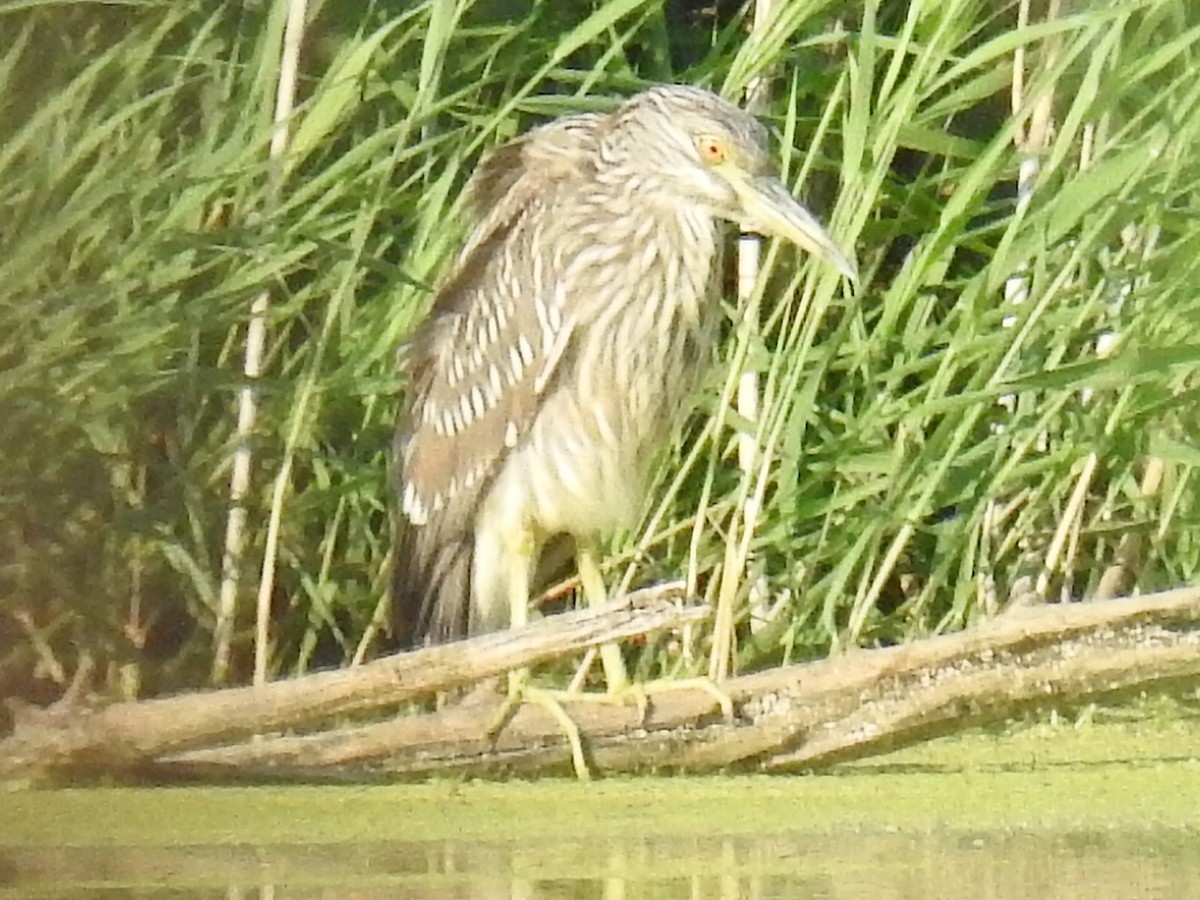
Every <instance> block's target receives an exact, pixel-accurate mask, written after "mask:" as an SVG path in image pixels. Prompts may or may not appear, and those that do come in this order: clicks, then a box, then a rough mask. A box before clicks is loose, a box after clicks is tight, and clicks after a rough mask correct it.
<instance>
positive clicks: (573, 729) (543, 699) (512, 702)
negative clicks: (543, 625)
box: [487, 669, 592, 781]
mask: <svg viewBox="0 0 1200 900" xmlns="http://www.w3.org/2000/svg"><path fill="white" fill-rule="evenodd" d="M560 696H563V694H562V692H556V691H548V690H545V689H544V688H539V687H534V686H533V685H531V684H530V683H529V670H527V669H521V670H519V671H516V672H511V673H510V674H509V677H508V696H507V697H505V699H504V702H503V703H501V704H500V709H499V710H497V712H496V715H495V716H494V717H493V719H492V722H491V724H490V725H489V726H488V730H487V734H488V738H489V739H491V740H495V739H496V737H497V735H499V734H500V732H501V731H503V730H504V727H505V726H506V725H507V724H508V723H509V722H510V721H511V720H512V717H513V716H514V715H516V712H517V710H518V709H520V708H521V704H522V703H534V704H537V705H538V706H540V707H541V708H542V709H544V710H545V711H546V712H548V713H549V714H550V716H551V717H552V718H553V719H554V721H555V722H557V723H558V726H559V727H560V728H561V729H562V731H563V734H564V735H566V738H567V743H568V744H569V746H570V748H571V765H572V767H573V768H574V769H575V777H576V778H578V779H579V780H580V781H589V780H591V777H592V772H591V769H590V768H589V767H588V763H587V757H586V756H585V755H584V752H583V737H582V736H581V735H580V733H579V726H578V725H576V724H575V722H574V720H573V719H572V718H571V717H570V716H569V715H567V711H566V710H565V709H563V705H562V703H560V702H559V700H558V697H560Z"/></svg>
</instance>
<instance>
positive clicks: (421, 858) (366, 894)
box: [0, 831, 1200, 900]
mask: <svg viewBox="0 0 1200 900" xmlns="http://www.w3.org/2000/svg"><path fill="white" fill-rule="evenodd" d="M34 893H36V895H37V896H39V897H59V896H61V897H72V898H74V897H80V896H87V897H89V898H99V897H104V898H118V897H122V898H123V897H139V898H160V897H161V898H168V897H169V898H173V900H183V898H227V900H252V898H253V900H310V898H311V900H317V898H320V900H327V898H329V900H332V898H338V900H343V898H345V900H351V898H354V900H360V898H361V900H368V898H369V900H375V898H385V897H386V898H396V897H404V898H412V900H634V898H654V900H699V898H704V900H712V898H715V900H768V898H781V900H782V898H788V900H792V898H821V900H823V898H831V900H832V898H837V900H841V898H872V900H937V898H955V900H957V898H961V897H970V898H972V900H1034V898H1036V900H1059V898H1062V900H1067V898H1071V900H1074V898H1078V897H1087V898H1088V900H1110V898H1111V900H1129V898H1132V897H1137V898H1142V900H1148V898H1163V900H1167V898H1177V897H1200V840H1197V836H1196V835H1194V834H1188V833H1186V832H1176V831H1171V832H1139V833H1128V832H1095V833H1079V834H1067V835H1061V834H1060V835H1045V834H987V833H982V834H979V835H955V836H947V835H919V834H894V833H893V834H888V833H858V832H843V833H822V834H808V833H803V832H789V833H781V834H773V835H740V836H714V837H692V838H686V837H678V838H662V837H660V838H647V839H641V840H638V839H632V838H631V839H628V840H622V841H603V840H575V839H563V840H559V841H555V842H542V843H540V844H537V845H530V844H519V843H518V844H510V843H504V842H471V841H461V842H457V841H449V842H441V841H439V842H425V843H419V842H418V843H402V844H400V843H379V844H367V845H364V844H319V845H301V846H265V847H255V846H249V845H234V846H195V847H171V848H160V849H156V848H128V849H119V850H113V849H111V848H105V849H99V848H70V849H67V848H63V849H55V850H46V849H41V848H16V849H13V848H9V849H0V897H17V896H27V895H30V894H34Z"/></svg>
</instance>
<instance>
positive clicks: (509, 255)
mask: <svg viewBox="0 0 1200 900" xmlns="http://www.w3.org/2000/svg"><path fill="white" fill-rule="evenodd" d="M598 122H599V117H595V116H581V117H575V119H573V120H571V119H569V120H565V121H562V122H557V123H554V124H553V125H551V126H547V127H545V128H543V129H538V130H537V131H534V132H531V133H530V134H529V135H526V136H525V137H523V138H521V139H519V140H517V141H515V142H512V143H510V144H508V145H505V146H504V147H501V148H499V149H497V150H496V151H494V152H493V154H492V155H491V156H489V157H488V158H487V159H486V160H485V161H484V162H483V163H482V164H481V166H480V169H479V170H478V172H477V173H476V175H475V176H474V178H473V180H472V188H471V190H472V194H473V197H474V202H475V204H476V205H477V207H479V212H481V213H483V214H482V217H481V221H480V222H479V224H478V225H477V226H476V228H475V229H474V231H473V232H472V234H471V236H470V238H469V239H468V242H467V245H466V248H465V249H464V251H463V254H462V256H461V257H460V258H459V263H458V266H457V268H456V270H455V272H454V273H453V274H452V275H451V277H450V278H449V279H448V280H447V281H446V282H445V284H444V285H443V286H442V287H441V289H440V290H439V291H438V295H437V297H436V298H435V300H434V305H433V309H432V311H431V313H430V316H429V318H428V320H427V321H426V323H425V324H424V325H422V326H421V327H420V328H419V329H418V331H417V332H416V334H415V335H414V337H413V339H412V340H411V341H410V342H409V345H408V346H407V347H406V348H405V350H404V351H403V353H402V361H403V365H404V367H405V368H406V369H407V372H408V375H409V392H408V393H409V397H408V401H409V402H408V406H407V409H406V411H405V413H404V415H403V416H402V417H401V420H400V423H399V426H398V428H397V432H396V447H395V462H396V465H395V473H396V490H397V492H398V494H399V497H400V507H401V510H402V511H403V513H404V516H405V518H406V519H407V520H408V524H407V526H406V527H404V528H403V529H402V531H401V534H400V536H399V540H398V541H397V552H396V560H395V562H394V572H393V578H394V588H393V622H394V629H395V631H396V634H397V639H398V640H399V642H401V643H402V644H410V643H413V642H414V640H415V639H416V638H418V637H419V636H420V635H422V634H423V633H426V632H428V633H429V634H430V635H431V636H432V637H433V638H434V639H435V640H446V639H450V638H453V637H457V636H459V635H461V634H462V633H464V631H465V628H466V619H467V609H468V606H469V600H470V563H471V553H472V541H473V534H472V522H473V517H474V513H475V510H476V508H477V507H478V504H479V502H480V501H481V499H482V498H483V496H484V495H485V493H486V491H487V488H488V486H489V485H490V484H491V483H492V481H493V479H494V478H495V477H496V475H497V473H498V472H499V471H500V468H501V466H502V465H503V463H504V460H505V458H506V457H507V456H508V455H509V454H510V453H512V451H513V450H514V449H515V448H516V447H518V446H519V445H520V443H521V441H522V440H523V439H524V438H525V435H526V434H527V433H528V431H529V429H530V427H531V426H532V424H533V421H534V419H535V417H536V415H537V412H538V409H539V408H540V405H541V402H542V398H543V396H544V395H545V393H546V392H547V390H549V389H550V385H551V383H552V381H553V378H554V375H555V373H556V372H557V371H558V368H559V363H560V362H561V360H562V359H563V357H564V355H565V354H566V352H567V350H568V347H569V346H570V343H571V338H572V335H573V333H574V320H573V319H572V318H571V316H570V314H569V310H568V309H567V303H566V299H567V286H566V285H565V284H564V283H563V282H562V280H561V279H562V273H554V272H551V271H550V269H551V268H552V267H551V266H550V265H549V264H544V263H540V262H538V261H537V260H538V257H537V252H538V250H537V246H536V244H537V242H538V237H539V228H540V226H542V225H545V224H547V223H548V213H547V210H548V209H549V208H550V205H552V198H553V196H554V193H555V191H556V190H557V189H558V187H559V186H560V185H562V184H564V183H569V182H570V181H572V180H573V179H575V178H576V177H577V176H579V175H581V174H583V169H584V168H586V167H587V166H590V165H591V163H590V153H591V147H590V145H589V144H588V141H589V140H591V138H590V135H591V131H592V130H593V129H594V127H595V126H596V125H597V124H598ZM485 206H486V207H490V208H488V209H486V212H485V211H484V209H483V207H485Z"/></svg>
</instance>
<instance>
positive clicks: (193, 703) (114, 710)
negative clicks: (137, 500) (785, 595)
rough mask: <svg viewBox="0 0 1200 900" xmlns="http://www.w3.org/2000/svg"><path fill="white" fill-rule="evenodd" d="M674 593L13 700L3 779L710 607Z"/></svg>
mask: <svg viewBox="0 0 1200 900" xmlns="http://www.w3.org/2000/svg"><path fill="white" fill-rule="evenodd" d="M677 596H678V591H677V590H674V591H672V590H670V589H667V590H663V589H654V588H652V589H649V590H646V591H639V592H636V593H634V594H631V595H630V596H629V597H628V598H626V599H625V600H624V601H617V602H614V603H610V604H608V605H606V606H604V607H601V608H598V609H594V610H583V611H579V612H572V613H566V614H564V615H560V616H554V617H552V618H548V619H546V620H544V621H542V622H539V623H537V624H536V625H531V626H529V627H526V628H521V629H517V630H513V631H508V632H503V633H499V634H491V635H486V636H483V637H478V638H472V639H471V640H469V641H462V642H459V643H456V644H446V645H443V646H440V647H431V648H426V649H422V650H415V651H413V652H410V653H403V654H399V655H396V656H391V657H387V658H386V659H380V660H377V661H375V662H372V663H368V664H366V665H363V666H359V667H357V668H354V669H345V670H340V671H333V672H320V673H316V674H313V675H308V676H305V677H302V678H296V679H291V680H288V681H277V682H273V683H271V684H267V685H265V686H263V687H257V688H256V687H243V688H231V689H227V690H217V691H206V692H200V693H195V694H187V695H183V696H178V697H170V698H165V699H155V700H143V701H134V702H126V703H115V704H112V705H111V706H106V707H101V708H99V709H86V708H81V707H80V706H78V705H74V704H68V705H64V706H62V707H54V708H51V709H48V710H39V709H32V708H27V707H21V708H18V707H14V708H13V712H14V719H15V721H16V727H15V728H14V730H13V733H12V735H10V736H9V737H7V738H4V739H3V740H0V778H13V777H26V778H36V777H38V776H43V775H53V774H55V773H56V772H69V771H91V772H112V773H119V772H121V771H128V770H131V769H136V768H141V767H144V766H145V764H147V763H148V762H150V761H152V760H154V759H156V758H158V757H161V756H163V755H165V754H170V753H173V752H179V751H183V750H187V749H190V748H195V747H206V746H213V745H217V744H227V743H229V742H232V741H239V740H243V739H247V738H251V737H252V736H254V735H261V734H263V733H269V732H277V731H282V730H284V729H296V728H304V727H311V726H315V725H319V724H322V723H327V722H329V721H331V720H333V719H338V718H345V717H347V716H350V715H355V714H362V713H365V712H370V711H373V710H379V709H381V708H387V707H395V706H396V705H398V704H400V703H403V702H404V701H406V700H411V699H412V698H414V697H419V696H422V695H428V694H431V693H432V692H435V691H438V690H443V689H446V688H451V687H456V686H459V685H466V684H472V683H474V682H477V681H479V680H481V679H485V678H488V677H489V676H494V675H499V674H501V673H503V672H506V671H509V670H512V669H515V668H520V667H522V666H533V665H536V664H537V663H539V662H544V661H546V660H548V659H553V658H555V657H557V656H561V655H563V654H566V653H572V652H576V651H579V650H582V649H585V648H587V647H591V646H595V645H597V644H600V643H604V642H606V641H611V640H619V639H622V638H628V637H634V636H637V635H643V634H649V633H651V632H656V631H660V630H662V629H665V628H677V627H679V626H681V625H683V624H686V623H688V622H695V621H698V620H700V619H702V618H704V616H705V615H707V610H706V609H705V608H704V607H686V606H682V605H680V604H678V603H676V602H672V599H671V598H672V597H677Z"/></svg>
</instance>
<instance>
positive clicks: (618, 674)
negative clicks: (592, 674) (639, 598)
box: [575, 543, 629, 694]
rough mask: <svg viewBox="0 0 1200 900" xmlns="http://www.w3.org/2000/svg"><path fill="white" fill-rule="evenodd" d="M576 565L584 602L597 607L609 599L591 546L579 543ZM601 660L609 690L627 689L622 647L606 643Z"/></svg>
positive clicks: (611, 691)
mask: <svg viewBox="0 0 1200 900" xmlns="http://www.w3.org/2000/svg"><path fill="white" fill-rule="evenodd" d="M575 565H576V567H577V568H578V569H579V583H580V585H581V586H582V587H583V599H584V602H585V603H587V605H588V606H590V607H595V606H600V605H601V604H602V603H604V602H605V601H606V600H608V589H607V588H606V587H605V586H604V576H603V575H601V574H600V565H599V563H597V562H596V556H595V551H594V550H593V549H592V548H591V547H590V546H587V545H585V544H583V543H580V544H579V546H578V548H577V549H576V551H575ZM600 661H601V662H602V663H603V664H604V680H605V682H606V684H607V686H608V692H609V693H610V694H616V693H619V692H621V691H623V690H625V688H627V687H628V686H629V676H628V675H627V674H626V672H625V660H624V659H622V658H621V648H620V647H618V646H617V645H616V644H604V645H603V646H602V647H601V648H600Z"/></svg>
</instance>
